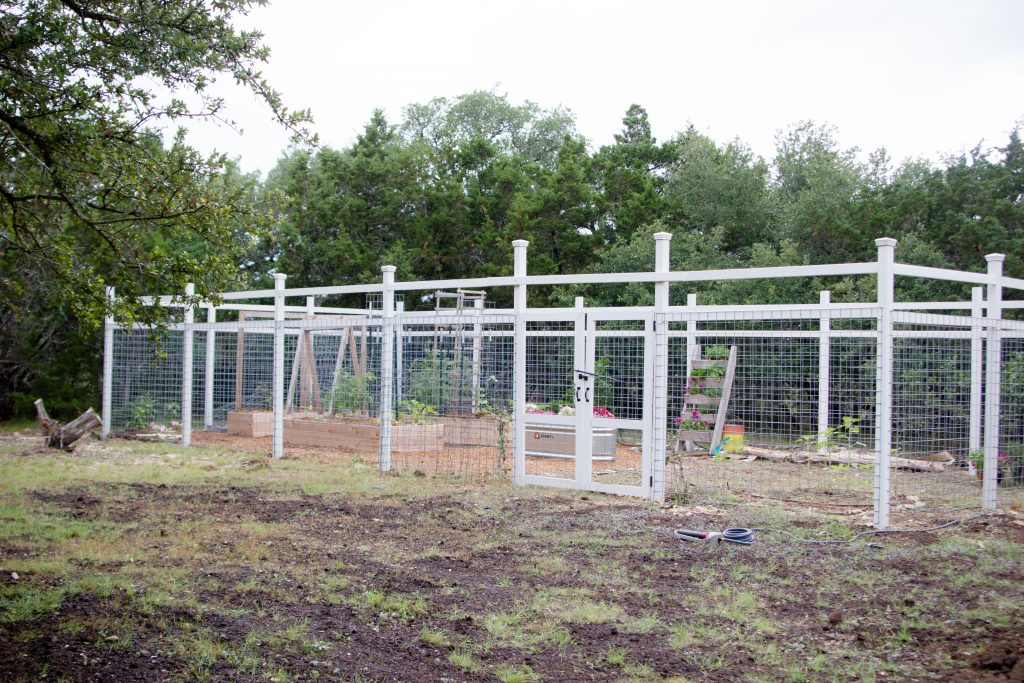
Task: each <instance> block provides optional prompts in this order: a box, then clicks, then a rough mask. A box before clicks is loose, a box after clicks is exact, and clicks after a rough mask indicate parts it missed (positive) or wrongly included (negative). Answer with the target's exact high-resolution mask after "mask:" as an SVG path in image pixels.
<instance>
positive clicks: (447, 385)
mask: <svg viewBox="0 0 1024 683" xmlns="http://www.w3.org/2000/svg"><path fill="white" fill-rule="evenodd" d="M393 334H394V339H395V354H394V356H395V372H394V391H393V396H394V399H395V400H394V401H393V404H392V412H391V421H392V426H391V429H390V435H391V441H390V453H391V466H392V468H394V469H397V470H398V471H400V472H403V471H406V472H413V473H417V472H418V473H420V474H438V473H446V474H454V475H459V476H507V475H508V474H509V473H510V472H511V469H512V443H513V434H512V398H513V391H512V390H513V381H514V368H513V365H514V342H515V336H514V321H513V320H512V318H510V317H508V316H504V317H503V316H494V315H485V314H483V313H482V312H481V311H480V310H478V309H467V310H466V311H465V312H464V313H461V314H452V313H441V314H422V315H412V314H409V315H406V316H402V317H401V318H398V319H396V323H395V325H394V332H393Z"/></svg>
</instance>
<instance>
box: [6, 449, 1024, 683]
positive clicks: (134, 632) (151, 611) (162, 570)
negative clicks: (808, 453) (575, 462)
mask: <svg viewBox="0 0 1024 683" xmlns="http://www.w3.org/2000/svg"><path fill="white" fill-rule="evenodd" d="M36 441H37V440H35V439H31V438H29V437H27V436H19V435H10V434H8V435H0V680H4V681H18V680H24V681H33V680H67V681H180V680H187V681H192V680H199V681H277V682H283V681H309V680H329V681H435V680H437V681H441V680H448V681H495V680H497V681H504V682H506V683H512V682H527V681H541V680H545V681H575V680H594V681H618V680H633V681H661V680H674V681H705V680H710V681H819V680H820V681H833V680H835V681H953V680H955V681H1003V680H1018V681H1019V680H1024V519H1022V517H1021V516H1019V515H1018V514H1016V513H1014V512H1006V513H1003V514H998V515H987V516H984V517H980V518H977V519H974V520H971V521H968V522H966V523H964V524H962V525H960V526H955V527H952V528H949V529H945V530H942V531H937V532H924V533H914V534H906V535H886V536H874V537H870V538H868V539H865V540H866V541H870V542H872V543H875V544H878V545H880V546H882V547H869V546H867V545H866V543H865V542H862V541H858V542H855V543H851V544H845V545H811V544H807V543H801V542H799V541H797V540H796V539H793V538H790V537H788V536H785V535H783V534H780V533H773V532H767V531H765V532H757V537H756V541H755V543H754V545H752V546H736V545H721V546H719V545H711V544H704V543H681V542H679V541H676V540H675V539H674V538H673V537H672V534H671V531H672V529H674V528H678V527H688V528H697V529H722V528H724V527H727V526H751V527H758V528H778V529H786V530H789V531H791V532H793V533H795V534H797V535H798V536H800V537H801V538H803V539H808V540H821V539H824V538H849V537H851V536H852V535H853V534H855V533H857V532H858V531H862V530H863V527H859V526H856V525H855V524H854V523H853V522H852V521H851V519H850V518H849V517H843V516H838V515H824V514H820V513H812V512H808V511H801V510H798V509H794V508H793V507H792V506H779V505H777V504H765V505H760V506H755V505H749V504H748V505H738V506H728V507H710V506H667V507H665V506H658V505H653V504H650V503H645V502H642V501H636V500H629V499H623V498H616V497H610V496H602V495H598V494H592V493H584V492H576V493H573V492H564V491H563V492H553V491H548V490H540V489H531V488H527V489H517V488H513V487H511V486H509V485H508V484H506V483H504V482H500V481H499V482H494V481H492V482H485V483H480V482H476V483H474V482H472V481H466V480H458V479H452V478H450V477H449V478H436V477H432V476H415V475H412V474H408V473H406V474H403V475H402V476H384V475H381V474H380V473H378V472H377V471H375V470H374V469H373V468H372V467H370V466H368V465H366V464H364V463H362V462H361V461H360V459H359V458H356V457H346V458H345V459H344V460H333V461H331V460H325V459H323V458H315V457H309V458H303V457H292V458H286V459H284V460H281V461H272V460H269V459H267V458H265V457H262V456H254V455H253V454H252V453H249V452H245V451H237V450H230V449H227V448H223V447H217V446H216V445H210V446H208V447H205V448H194V449H190V450H185V449H181V448H179V447H177V446H174V445H167V444H146V443H139V442H124V441H110V442H104V443H101V442H98V441H90V442H88V443H86V444H85V445H84V446H83V447H82V448H80V449H79V452H78V453H77V454H74V455H62V454H54V453H52V452H42V451H39V450H36V449H34V445H35V443H36ZM367 460H372V456H368V457H367ZM946 519H949V517H936V518H935V519H934V520H931V519H924V518H919V519H917V520H915V521H916V523H918V524H920V525H925V524H927V523H929V522H931V521H937V522H938V521H945V520H946Z"/></svg>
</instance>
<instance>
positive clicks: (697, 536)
mask: <svg viewBox="0 0 1024 683" xmlns="http://www.w3.org/2000/svg"><path fill="white" fill-rule="evenodd" d="M984 515H985V513H983V512H982V513H978V514H976V515H971V516H970V517H965V518H963V519H954V520H953V521H952V522H946V523H945V524H940V525H938V526H932V527H928V528H925V529H872V530H870V531H862V532H860V533H859V534H857V535H855V536H852V537H850V538H845V539H828V540H823V541H815V540H811V539H808V538H802V537H800V536H797V535H796V534H794V533H792V532H790V531H786V530H785V529H768V528H756V527H755V528H753V529H746V528H743V527H733V528H731V529H726V530H725V531H723V532H721V535H719V534H718V533H716V532H701V531H690V530H688V529H676V531H675V537H676V538H678V539H680V540H691V541H692V540H709V538H710V540H719V541H727V542H729V543H736V544H738V545H753V544H754V532H755V531H764V532H771V533H776V534H785V535H786V536H789V537H791V538H793V539H795V540H797V541H799V542H801V543H808V544H811V545H839V544H844V543H853V542H854V541H856V540H857V539H858V538H861V537H863V536H873V535H878V534H913V533H919V532H924V531H938V530H939V529H946V528H948V527H951V526H954V525H957V524H963V523H964V522H969V521H971V520H973V519H978V518H979V517H982V516H984ZM868 546H869V547H873V548H881V547H882V546H880V545H878V544H875V543H869V544H868Z"/></svg>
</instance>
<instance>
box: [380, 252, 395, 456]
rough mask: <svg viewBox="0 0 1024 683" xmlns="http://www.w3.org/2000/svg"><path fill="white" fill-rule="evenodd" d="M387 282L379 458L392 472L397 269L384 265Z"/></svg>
mask: <svg viewBox="0 0 1024 683" xmlns="http://www.w3.org/2000/svg"><path fill="white" fill-rule="evenodd" d="M380 271H381V275H382V276H383V279H384V291H383V293H382V294H381V302H382V303H381V309H382V310H381V312H382V315H383V320H381V334H382V335H383V338H382V340H381V342H382V343H381V350H380V457H379V461H378V466H379V467H380V471H381V472H388V471H390V470H391V418H392V412H393V407H392V396H393V394H392V391H393V389H394V381H395V376H394V369H395V337H394V324H395V289H394V287H395V266H381V267H380Z"/></svg>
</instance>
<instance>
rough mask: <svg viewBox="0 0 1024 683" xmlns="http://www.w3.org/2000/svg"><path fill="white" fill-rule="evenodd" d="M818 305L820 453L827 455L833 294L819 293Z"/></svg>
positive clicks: (827, 292)
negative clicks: (826, 437)
mask: <svg viewBox="0 0 1024 683" xmlns="http://www.w3.org/2000/svg"><path fill="white" fill-rule="evenodd" d="M818 303H819V304H820V305H821V313H820V314H819V323H818V331H819V333H820V336H819V337H818V453H819V455H825V454H827V453H828V448H827V447H826V444H825V433H826V431H827V430H828V404H829V401H830V400H831V397H830V389H831V386H830V384H829V380H830V378H831V375H832V369H831V364H832V339H831V337H830V336H829V331H830V330H831V327H832V316H831V311H830V310H829V306H830V305H831V303H832V293H831V292H829V291H827V290H825V291H821V292H818Z"/></svg>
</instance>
